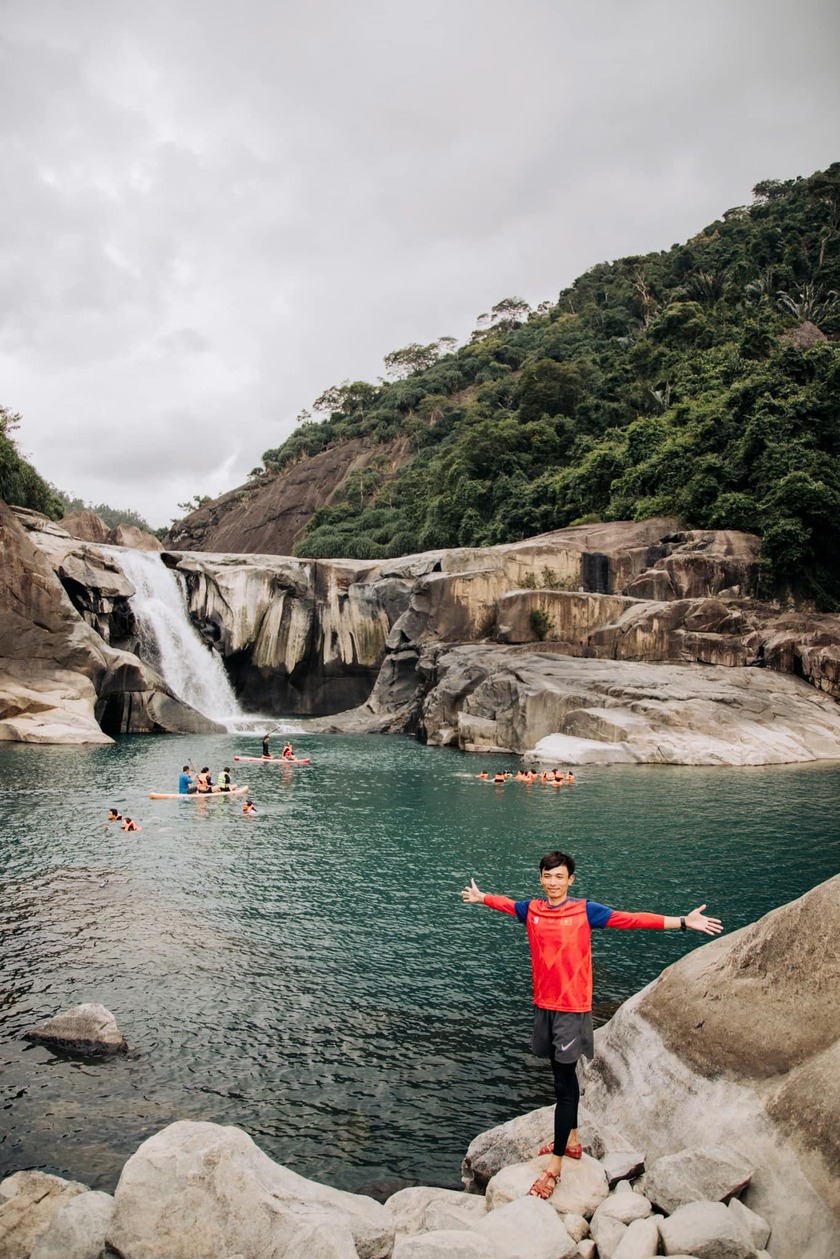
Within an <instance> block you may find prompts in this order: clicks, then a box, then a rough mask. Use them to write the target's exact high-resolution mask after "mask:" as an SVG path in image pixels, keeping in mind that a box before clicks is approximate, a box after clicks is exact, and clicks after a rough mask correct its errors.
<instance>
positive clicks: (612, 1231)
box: [589, 1212, 627, 1259]
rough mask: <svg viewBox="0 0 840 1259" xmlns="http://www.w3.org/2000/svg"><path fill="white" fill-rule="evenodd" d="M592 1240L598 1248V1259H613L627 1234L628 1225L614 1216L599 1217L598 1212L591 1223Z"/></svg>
mask: <svg viewBox="0 0 840 1259" xmlns="http://www.w3.org/2000/svg"><path fill="white" fill-rule="evenodd" d="M589 1227H590V1231H591V1233H592V1240H593V1241H594V1242H595V1244H596V1245H597V1247H598V1259H613V1256H614V1254H615V1252H616V1250H618V1247H619V1245H620V1244H621V1242H622V1240H623V1238H624V1235H625V1233H626V1232H627V1225H626V1224H623V1223H622V1222H621V1220H617V1219H616V1218H615V1216H612V1215H598V1213H597V1212H596V1213H595V1215H593V1217H592V1220H591V1222H590V1225H589Z"/></svg>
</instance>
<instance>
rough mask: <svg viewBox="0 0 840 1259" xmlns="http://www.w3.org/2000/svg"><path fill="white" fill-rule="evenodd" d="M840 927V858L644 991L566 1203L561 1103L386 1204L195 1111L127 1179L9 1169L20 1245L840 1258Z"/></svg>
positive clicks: (608, 1054) (596, 1067)
mask: <svg viewBox="0 0 840 1259" xmlns="http://www.w3.org/2000/svg"><path fill="white" fill-rule="evenodd" d="M838 931H840V876H838V877H836V878H834V879H831V880H829V881H828V882H827V883H824V884H822V885H820V886H819V887H817V888H815V889H814V890H813V891H811V892H809V893H807V894H806V895H805V896H803V897H801V898H800V899H799V900H797V901H794V902H792V903H790V904H788V905H784V906H782V907H781V908H780V909H777V910H774V911H773V912H772V913H770V914H768V915H766V916H765V917H764V918H762V919H761V920H759V921H758V922H757V923H754V924H752V925H751V926H748V927H745V928H743V929H742V930H740V931H737V932H734V933H732V934H731V935H725V936H722V937H720V938H719V939H716V940H714V941H712V942H710V943H708V944H706V945H704V946H702V947H698V948H697V949H695V950H693V951H692V952H691V953H689V954H687V955H686V956H685V957H683V958H682V959H681V960H680V961H678V962H676V963H675V964H674V965H673V966H671V967H669V968H668V969H667V970H666V971H664V972H663V974H662V975H661V976H660V977H659V978H658V979H657V980H655V981H654V983H653V984H651V985H649V986H648V987H647V988H646V989H644V990H643V991H642V992H641V993H639V994H638V995H637V996H636V997H634V998H632V999H631V1000H630V1001H628V1002H626V1003H625V1005H623V1006H622V1007H621V1008H620V1009H619V1011H618V1012H617V1014H616V1015H615V1016H614V1017H613V1019H612V1020H611V1021H610V1023H608V1024H607V1025H606V1027H605V1028H603V1029H602V1030H601V1031H599V1032H598V1034H597V1038H596V1040H597V1043H596V1058H595V1061H594V1063H593V1064H592V1066H591V1067H590V1068H589V1070H588V1072H587V1073H585V1074H584V1079H583V1084H584V1109H583V1112H582V1118H581V1138H582V1141H583V1144H584V1150H585V1153H584V1156H583V1158H582V1159H581V1160H580V1161H577V1162H576V1161H573V1160H571V1159H566V1160H565V1162H564V1167H563V1175H562V1179H561V1182H560V1185H559V1186H558V1188H557V1189H556V1190H555V1192H554V1194H553V1195H552V1197H551V1199H550V1200H549V1201H548V1202H542V1201H538V1200H536V1199H533V1198H529V1197H528V1196H527V1190H528V1187H529V1186H530V1184H531V1183H532V1181H533V1180H534V1179H535V1177H536V1175H537V1174H538V1172H539V1170H540V1169H541V1168H542V1166H543V1165H544V1164H545V1161H546V1158H545V1156H539V1155H538V1154H537V1151H538V1150H539V1148H540V1147H541V1145H542V1144H543V1143H544V1142H546V1141H547V1140H549V1139H550V1136H551V1130H552V1108H551V1107H544V1108H541V1109H540V1110H537V1111H533V1112H531V1113H529V1114H527V1115H524V1116H520V1117H516V1118H510V1119H508V1120H506V1121H505V1122H504V1123H502V1124H501V1125H500V1126H499V1127H497V1128H494V1129H491V1130H490V1131H489V1132H485V1133H482V1134H479V1135H477V1136H476V1138H475V1140H474V1141H473V1142H472V1144H471V1145H470V1147H469V1150H468V1151H467V1153H466V1156H465V1159H464V1164H463V1181H464V1186H465V1192H463V1193H459V1192H455V1191H453V1190H446V1189H439V1188H434V1187H420V1186H418V1187H406V1188H404V1189H401V1190H399V1191H398V1192H396V1193H394V1194H392V1195H391V1196H390V1197H389V1198H387V1200H386V1201H385V1202H384V1203H380V1202H378V1201H374V1200H373V1199H372V1198H369V1197H366V1196H364V1195H358V1194H350V1193H346V1192H343V1191H339V1190H335V1189H331V1188H329V1187H327V1186H324V1185H320V1184H317V1183H316V1182H314V1181H309V1180H305V1179H304V1178H303V1177H301V1176H298V1175H296V1174H295V1173H294V1172H293V1171H291V1170H289V1169H288V1168H285V1167H282V1166H280V1165H278V1164H276V1163H274V1162H272V1161H271V1160H270V1159H269V1158H268V1157H267V1156H266V1155H265V1154H264V1153H263V1152H262V1151H261V1150H260V1149H259V1148H258V1146H257V1145H256V1144H255V1143H254V1142H253V1141H252V1140H251V1138H250V1137H249V1136H248V1135H247V1134H246V1133H244V1132H243V1131H242V1130H240V1129H238V1128H230V1127H220V1126H218V1125H215V1124H210V1123H202V1122H194V1121H186V1120H183V1121H178V1122H176V1123H173V1124H170V1125H169V1126H168V1127H166V1128H164V1129H163V1130H161V1131H160V1132H158V1133H156V1134H155V1135H154V1136H152V1137H150V1138H149V1139H148V1140H147V1141H145V1142H144V1143H143V1144H142V1145H141V1146H140V1147H139V1149H138V1150H137V1151H136V1152H135V1153H134V1154H133V1155H132V1156H131V1158H130V1159H129V1160H128V1161H127V1163H126V1164H125V1166H124V1168H123V1171H122V1174H121V1176H120V1179H119V1183H118V1185H117V1187H116V1190H115V1193H114V1194H113V1195H109V1194H104V1193H99V1192H91V1191H90V1190H88V1189H87V1187H86V1186H85V1185H83V1184H79V1183H75V1182H70V1181H65V1180H60V1179H59V1178H57V1177H52V1176H46V1175H44V1174H43V1173H40V1172H35V1171H21V1172H18V1173H16V1174H15V1175H13V1176H10V1177H8V1178H7V1179H6V1180H4V1181H3V1182H2V1183H0V1259H105V1256H107V1255H109V1254H111V1255H119V1256H122V1259H196V1256H202V1257H204V1256H214V1257H215V1256H227V1259H234V1257H235V1256H241V1259H266V1257H270V1256H273V1257H274V1259H390V1257H393V1259H576V1257H578V1256H580V1259H649V1257H652V1256H654V1255H658V1254H664V1255H672V1256H675V1255H681V1256H684V1257H690V1256H694V1257H695V1259H759V1257H760V1256H767V1255H771V1256H772V1259H835V1256H836V1253H837V1251H836V1238H837V1236H838V1235H840V1193H838V1180H837V1174H836V1169H837V1166H838V1150H840V1093H838V1082H840V1072H838V1070H837V1065H838V1061H840V1058H838V1053H840V1006H838V1002H837V992H838V991H840V967H838V960H837V952H836V950H834V949H830V948H826V947H825V941H826V940H827V939H828V940H831V939H834V938H836V935H837V933H838ZM73 1013H74V1017H75V1018H76V1019H77V1021H78V1018H79V1011H75V1012H73ZM85 1013H86V1015H87V1017H88V1019H90V1018H95V1020H96V1024H97V1026H102V1027H105V1028H106V1029H108V1030H110V1032H113V1029H112V1028H110V1024H108V1021H107V1019H106V1018H105V1017H104V1016H105V1015H106V1014H107V1012H105V1011H101V1009H100V1008H98V1007H90V1008H85ZM86 1026H87V1025H85V1027H86ZM33 1030H34V1031H37V1033H38V1035H39V1036H41V1037H43V1036H45V1035H49V1034H52V1035H55V1034H60V1035H62V1036H66V1032H65V1028H64V1026H59V1027H58V1029H56V1027H55V1026H53V1027H51V1028H50V1029H46V1030H45V1028H44V1027H43V1026H42V1027H40V1028H39V1029H33ZM83 1031H84V1035H85V1037H88V1036H89V1032H88V1031H87V1030H85V1029H84V1028H83ZM115 1036H116V1033H114V1034H113V1035H112V1036H111V1039H112V1040H114V1038H115ZM111 1047H112V1048H113V1046H111ZM91 1069H95V1067H94V1068H91ZM581 1069H582V1068H581ZM548 1087H549V1085H548V1078H547V1079H546V1088H547V1090H548ZM500 1108H501V1109H503V1102H500ZM326 1139H328V1138H326Z"/></svg>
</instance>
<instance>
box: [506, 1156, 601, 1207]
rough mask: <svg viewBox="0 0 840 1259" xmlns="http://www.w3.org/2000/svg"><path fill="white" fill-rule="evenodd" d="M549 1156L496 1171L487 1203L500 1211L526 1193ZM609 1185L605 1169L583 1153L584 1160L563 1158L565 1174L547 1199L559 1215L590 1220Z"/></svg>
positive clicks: (513, 1164)
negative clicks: (570, 1215)
mask: <svg viewBox="0 0 840 1259" xmlns="http://www.w3.org/2000/svg"><path fill="white" fill-rule="evenodd" d="M547 1163H548V1158H547V1157H546V1156H543V1157H541V1158H536V1159H531V1160H530V1162H528V1163H512V1164H510V1165H509V1166H507V1167H503V1168H502V1170H501V1171H499V1172H497V1173H496V1175H495V1176H493V1178H492V1179H491V1180H490V1182H489V1184H488V1185H487V1205H488V1207H489V1209H490V1210H491V1211H496V1210H498V1208H499V1207H503V1206H505V1205H506V1204H507V1203H508V1202H514V1201H515V1200H516V1199H517V1198H523V1197H525V1196H527V1194H528V1190H529V1189H530V1188H531V1185H532V1184H533V1183H534V1181H535V1180H536V1179H537V1177H538V1176H539V1174H540V1172H541V1171H543V1169H544V1168H545V1166H546V1164H547ZM608 1193H609V1186H608V1185H607V1178H606V1175H605V1173H604V1169H603V1167H602V1166H601V1164H600V1163H598V1162H596V1160H595V1159H594V1158H590V1157H589V1155H587V1154H584V1156H583V1158H581V1159H564V1161H563V1175H562V1178H561V1179H560V1180H559V1181H558V1182H557V1187H556V1189H555V1190H554V1192H553V1193H552V1195H551V1197H550V1198H549V1199H548V1202H549V1203H550V1205H551V1206H552V1207H553V1208H554V1210H555V1211H557V1212H558V1213H559V1214H560V1215H565V1214H566V1213H569V1214H572V1215H582V1216H583V1217H584V1219H587V1220H588V1219H590V1218H591V1216H592V1215H593V1214H594V1213H595V1211H596V1210H597V1208H598V1206H599V1205H600V1203H601V1202H603V1200H604V1199H605V1198H606V1197H607V1195H608Z"/></svg>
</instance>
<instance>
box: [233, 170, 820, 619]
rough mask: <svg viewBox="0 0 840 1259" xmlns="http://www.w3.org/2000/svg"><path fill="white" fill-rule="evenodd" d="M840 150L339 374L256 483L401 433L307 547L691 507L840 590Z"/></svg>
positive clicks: (808, 582)
mask: <svg viewBox="0 0 840 1259" xmlns="http://www.w3.org/2000/svg"><path fill="white" fill-rule="evenodd" d="M838 294H840V163H835V164H834V165H832V166H831V167H830V168H829V169H828V170H827V171H825V172H822V173H818V174H816V175H813V176H811V177H810V178H808V179H796V180H792V181H789V182H775V181H767V182H765V183H762V184H759V185H758V186H757V187H756V188H755V190H754V199H753V203H752V204H751V205H750V206H747V207H737V208H735V209H731V210H728V211H726V213H724V214H723V215H722V217H721V218H720V219H719V220H718V221H716V222H714V223H712V224H710V225H709V226H708V227H706V228H705V229H704V230H703V231H701V232H699V233H698V234H697V235H696V236H694V237H693V238H692V239H691V240H689V241H688V242H687V243H686V244H683V245H675V246H673V247H672V248H671V249H668V250H666V251H664V252H662V253H655V254H647V255H645V256H639V257H629V258H622V259H620V260H619V261H617V262H612V263H604V264H602V265H599V266H596V267H593V268H592V270H591V271H588V272H587V273H586V274H585V275H582V276H581V277H580V278H579V279H578V280H576V281H575V283H574V284H573V285H572V286H571V288H569V289H566V290H564V291H563V292H562V293H561V294H560V296H559V298H558V300H557V301H556V302H551V303H549V302H546V303H543V304H542V305H541V306H540V307H539V308H538V309H537V310H535V311H534V310H530V309H529V308H528V306H527V305H526V304H525V303H524V302H520V301H519V300H517V299H515V298H509V299H506V300H504V301H502V302H500V303H499V304H498V305H497V306H495V307H494V308H493V310H492V312H490V314H489V315H487V316H481V317H479V326H478V327H477V329H476V331H475V332H474V333H473V335H472V337H471V339H470V341H469V343H468V344H467V345H464V346H461V347H460V348H458V347H457V346H456V344H455V343H454V342H453V341H452V340H451V339H449V338H442V339H441V340H440V341H439V342H436V343H433V344H431V345H426V346H423V345H412V346H407V347H405V348H404V349H402V350H397V351H394V352H393V353H391V354H389V355H387V356H386V359H385V366H386V371H387V374H388V375H389V376H391V377H392V379H391V380H388V381H381V382H380V383H379V384H375V385H374V384H368V383H367V382H364V381H355V382H345V383H344V384H342V385H339V386H336V387H334V388H332V389H328V390H326V391H325V392H324V393H323V394H322V395H321V397H320V398H319V399H317V401H316V403H315V404H314V406H313V410H314V411H315V412H316V414H317V415H320V416H321V417H323V418H321V419H320V420H318V419H314V418H312V416H311V415H309V414H306V413H305V414H304V416H303V417H302V419H301V422H300V424H299V426H298V428H297V429H296V430H295V432H294V433H293V434H292V435H291V436H290V437H289V439H288V440H287V441H286V442H285V443H284V444H283V445H282V446H280V447H278V448H277V449H274V450H268V451H266V452H265V454H264V456H263V458H264V463H265V469H264V470H262V469H255V470H254V473H253V474H252V485H253V486H254V487H256V486H258V485H259V484H260V483H261V482H264V481H265V480H267V479H270V478H271V477H273V476H275V475H276V474H277V472H278V471H280V470H282V469H284V468H288V467H289V466H290V465H291V464H294V463H296V462H298V461H300V460H303V459H306V458H308V457H311V456H313V455H315V454H317V453H318V452H319V451H322V450H324V449H326V448H327V447H331V446H335V445H337V444H339V443H342V442H346V441H347V440H349V439H350V438H359V437H363V438H365V439H366V440H367V441H369V442H371V443H372V444H378V443H382V444H383V446H384V444H385V443H388V442H392V441H393V440H394V438H396V437H398V436H400V435H402V436H404V437H407V438H408V439H409V440H410V443H411V449H412V452H413V457H412V458H411V459H410V461H409V462H408V463H407V464H406V465H405V466H403V467H401V468H399V469H397V470H394V469H393V467H392V465H390V464H389V463H388V462H387V461H386V460H385V459H384V458H383V459H382V461H381V463H380V464H379V465H378V464H377V462H376V460H375V459H374V460H373V462H372V463H370V464H369V465H368V466H367V467H364V468H362V469H360V470H357V471H356V472H354V473H351V474H350V476H348V477H347V478H346V480H345V482H344V484H343V485H342V487H341V492H340V494H339V495H338V496H337V497H334V499H333V501H332V503H331V505H329V506H327V507H322V508H321V509H320V510H318V511H317V512H316V513H315V514H314V516H313V517H312V518H311V520H310V522H309V525H308V527H307V529H306V532H305V534H304V536H303V538H302V540H301V541H300V542H299V543H298V545H297V546H296V548H295V551H296V553H297V554H298V555H301V556H310V557H325V556H350V557H358V558H365V557H372V558H376V557H388V556H396V555H401V554H405V553H407V552H411V551H417V550H422V549H429V548H434V547H448V546H481V545H486V544H492V543H498V542H506V541H513V540H517V539H520V538H524V537H527V536H529V535H532V534H536V533H540V532H543V531H545V530H549V529H553V528H558V527H560V526H563V525H568V524H573V523H575V522H580V521H587V520H592V519H605V520H606V519H627V518H632V519H642V518H644V517H647V516H652V515H660V514H675V515H677V516H679V517H680V518H681V519H682V520H683V521H684V523H685V525H686V526H689V527H695V528H733V529H744V530H751V531H756V532H758V533H760V534H761V535H762V536H763V539H764V548H763V550H764V556H765V559H766V564H767V590H766V591H765V593H768V594H769V593H771V591H772V590H775V591H777V592H793V593H795V594H796V595H798V596H799V597H802V598H806V599H811V600H813V601H814V602H815V603H816V604H817V605H818V606H820V607H822V608H835V607H837V606H840V460H838V454H840V345H838V344H837V339H840V296H838Z"/></svg>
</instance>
